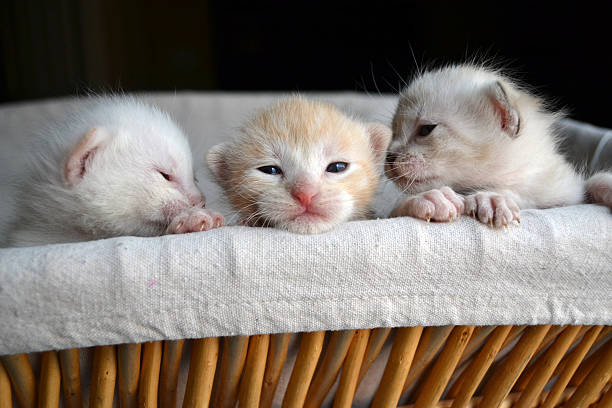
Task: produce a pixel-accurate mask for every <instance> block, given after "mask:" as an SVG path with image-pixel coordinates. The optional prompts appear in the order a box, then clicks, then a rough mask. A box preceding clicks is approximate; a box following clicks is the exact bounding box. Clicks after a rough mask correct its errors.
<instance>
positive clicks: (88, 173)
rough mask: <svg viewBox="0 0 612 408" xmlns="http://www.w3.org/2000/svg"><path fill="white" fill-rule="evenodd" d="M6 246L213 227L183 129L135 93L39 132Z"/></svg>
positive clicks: (95, 102) (95, 104) (101, 101)
mask: <svg viewBox="0 0 612 408" xmlns="http://www.w3.org/2000/svg"><path fill="white" fill-rule="evenodd" d="M20 185H21V186H20V189H21V195H20V197H19V201H18V220H17V222H16V223H15V224H14V225H13V227H12V230H10V231H9V236H8V245H9V246H34V245H43V244H51V243H61V242H78V241H87V240H93V239H100V238H108V237H115V236H120V235H136V236H156V235H161V234H166V233H183V232H191V231H200V230H208V229H211V228H214V227H217V226H220V225H221V224H222V223H223V218H222V216H221V215H219V214H217V213H215V212H213V211H209V210H206V209H204V196H202V194H201V192H200V191H199V190H198V188H197V187H196V185H195V183H194V176H193V169H192V157H191V150H190V148H189V144H188V141H187V139H186V138H185V136H184V134H183V132H182V131H181V129H180V128H179V127H178V126H177V125H176V124H175V123H174V122H173V121H172V119H170V117H169V116H168V115H167V114H166V113H165V112H162V111H160V110H159V109H157V108H154V107H151V106H149V105H146V104H145V103H143V102H141V101H138V100H137V99H134V98H131V97H103V98H93V99H92V100H88V101H86V102H85V106H84V107H83V109H81V110H79V111H78V112H75V113H73V114H71V115H69V116H68V117H66V118H65V119H64V120H63V121H62V122H59V123H55V124H53V125H51V126H49V127H48V128H46V129H44V130H42V131H41V134H40V135H39V137H38V138H37V140H36V143H35V144H34V145H33V146H32V151H31V152H30V157H29V171H28V172H27V174H26V175H25V176H24V177H23V179H22V180H20Z"/></svg>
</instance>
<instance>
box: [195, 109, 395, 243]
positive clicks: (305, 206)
mask: <svg viewBox="0 0 612 408" xmlns="http://www.w3.org/2000/svg"><path fill="white" fill-rule="evenodd" d="M390 140H391V130H390V129H389V128H388V127H386V126H384V125H382V124H378V123H361V122H359V121H357V120H355V119H352V118H350V117H348V116H346V115H344V114H342V113H341V112H340V111H338V110H337V109H336V108H335V107H333V106H331V105H329V104H326V103H322V102H318V101H313V100H308V99H305V98H301V97H296V98H292V99H287V100H284V101H282V102H280V103H278V104H275V105H273V106H271V107H269V108H268V109H266V110H264V111H262V112H260V113H259V114H257V115H256V116H255V117H253V118H252V119H251V120H249V121H248V122H247V123H246V124H245V125H244V127H243V128H242V129H241V135H240V137H239V138H238V139H236V140H234V141H231V142H228V143H223V144H219V145H217V146H214V147H213V148H212V149H211V150H210V151H209V152H208V155H207V161H208V165H209V167H210V169H211V171H212V172H213V174H214V175H215V177H216V179H217V180H218V182H219V184H220V185H221V186H222V188H223V189H224V190H225V193H226V194H227V196H228V197H229V200H230V202H231V204H232V205H233V207H234V208H235V209H236V210H237V211H238V213H239V214H240V222H241V223H242V224H246V225H250V226H270V227H276V228H281V229H285V230H289V231H293V232H297V233H304V234H309V233H320V232H323V231H328V230H330V229H332V228H334V227H335V226H337V225H338V224H340V223H342V222H344V221H347V220H352V219H360V218H366V217H367V216H368V215H369V211H370V204H371V201H372V197H373V194H374V192H375V191H376V188H377V186H378V183H379V179H380V172H381V170H382V164H383V160H384V155H385V150H386V148H387V146H388V144H389V141H390Z"/></svg>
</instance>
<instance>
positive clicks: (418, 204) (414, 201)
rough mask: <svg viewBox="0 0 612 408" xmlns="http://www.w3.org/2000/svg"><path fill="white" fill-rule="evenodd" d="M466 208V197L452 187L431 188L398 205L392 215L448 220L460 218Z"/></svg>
mask: <svg viewBox="0 0 612 408" xmlns="http://www.w3.org/2000/svg"><path fill="white" fill-rule="evenodd" d="M464 208H465V203H464V198H463V197H462V196H460V195H459V194H457V193H455V192H454V191H453V189H451V188H450V187H442V188H440V189H439V190H429V191H426V192H424V193H421V194H419V195H417V196H414V197H410V198H408V199H406V200H404V202H402V203H401V204H400V205H398V206H397V207H396V208H395V209H394V210H393V212H392V213H391V217H414V218H420V219H422V220H425V221H427V222H429V221H430V220H433V221H440V222H448V221H453V220H454V219H456V218H459V217H460V216H461V214H463V212H464Z"/></svg>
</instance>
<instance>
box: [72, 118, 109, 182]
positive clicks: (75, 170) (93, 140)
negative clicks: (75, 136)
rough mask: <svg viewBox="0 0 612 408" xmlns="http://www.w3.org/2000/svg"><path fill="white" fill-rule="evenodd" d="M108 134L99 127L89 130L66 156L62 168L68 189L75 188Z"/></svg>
mask: <svg viewBox="0 0 612 408" xmlns="http://www.w3.org/2000/svg"><path fill="white" fill-rule="evenodd" d="M109 137H110V133H109V132H108V131H107V130H106V129H104V128H101V127H96V128H93V129H91V130H90V131H89V132H87V134H86V135H85V136H84V137H83V138H82V139H81V141H80V142H79V144H78V145H76V147H75V148H74V149H72V151H71V152H70V154H69V155H68V159H67V160H66V164H65V166H64V179H65V180H66V183H68V185H69V186H70V187H74V186H76V185H77V184H78V183H79V182H80V181H81V180H82V179H83V177H84V176H85V174H86V173H87V171H88V170H89V165H90V163H91V160H92V159H93V158H94V156H95V155H96V154H97V153H98V151H99V149H100V147H102V146H103V145H104V144H105V142H106V141H107V140H108V139H109Z"/></svg>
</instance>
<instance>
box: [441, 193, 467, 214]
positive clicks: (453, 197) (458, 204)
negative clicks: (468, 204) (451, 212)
mask: <svg viewBox="0 0 612 408" xmlns="http://www.w3.org/2000/svg"><path fill="white" fill-rule="evenodd" d="M440 192H441V193H442V194H443V195H444V197H446V199H447V200H448V201H450V202H451V203H452V204H453V205H454V206H455V209H456V210H457V215H456V216H457V217H460V216H461V214H463V212H464V211H465V198H463V196H461V195H459V194H457V193H455V190H453V189H452V188H450V187H442V188H441V189H440Z"/></svg>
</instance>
